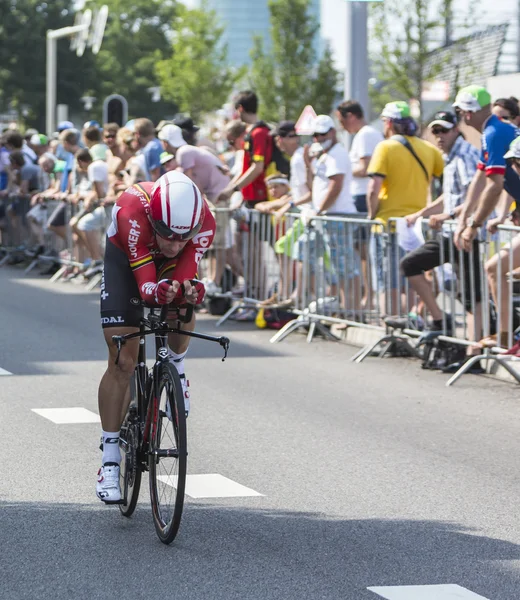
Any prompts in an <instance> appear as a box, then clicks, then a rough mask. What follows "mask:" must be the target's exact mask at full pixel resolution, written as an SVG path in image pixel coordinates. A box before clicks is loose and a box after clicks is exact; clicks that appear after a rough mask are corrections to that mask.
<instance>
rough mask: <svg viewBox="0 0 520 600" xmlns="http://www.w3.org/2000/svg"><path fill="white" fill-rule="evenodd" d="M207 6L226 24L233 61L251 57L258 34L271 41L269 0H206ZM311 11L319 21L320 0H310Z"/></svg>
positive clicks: (195, 2) (192, 2) (193, 1)
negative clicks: (254, 39)
mask: <svg viewBox="0 0 520 600" xmlns="http://www.w3.org/2000/svg"><path fill="white" fill-rule="evenodd" d="M184 4H186V6H188V8H198V7H200V6H201V4H202V0H184ZM206 6H207V7H208V8H210V9H211V10H214V11H215V12H216V13H217V17H218V19H219V21H220V23H222V24H223V25H225V27H226V29H225V32H224V41H225V42H226V43H227V46H228V58H229V62H230V64H232V65H235V66H240V65H244V64H248V63H249V62H250V61H251V59H250V56H249V53H250V51H251V48H252V47H253V37H254V36H255V35H261V36H262V37H263V38H264V39H265V41H266V44H268V43H269V29H270V23H269V8H268V0H206ZM311 12H312V14H313V15H314V17H315V18H316V20H317V21H318V23H319V22H320V0H311ZM317 43H319V41H317Z"/></svg>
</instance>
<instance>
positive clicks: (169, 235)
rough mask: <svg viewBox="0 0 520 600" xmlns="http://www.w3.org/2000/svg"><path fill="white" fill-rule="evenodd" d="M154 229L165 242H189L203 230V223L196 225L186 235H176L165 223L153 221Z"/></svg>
mask: <svg viewBox="0 0 520 600" xmlns="http://www.w3.org/2000/svg"><path fill="white" fill-rule="evenodd" d="M152 227H153V228H154V231H155V233H156V234H157V235H158V236H159V237H162V238H164V239H165V240H170V241H172V242H173V241H175V242H187V241H188V240H191V239H193V238H194V237H195V236H196V235H197V233H199V231H200V230H201V228H202V223H199V224H198V225H196V226H195V227H194V228H193V229H190V230H189V231H187V232H186V233H175V232H174V231H172V230H171V229H170V228H169V227H168V225H166V223H165V222H164V221H152Z"/></svg>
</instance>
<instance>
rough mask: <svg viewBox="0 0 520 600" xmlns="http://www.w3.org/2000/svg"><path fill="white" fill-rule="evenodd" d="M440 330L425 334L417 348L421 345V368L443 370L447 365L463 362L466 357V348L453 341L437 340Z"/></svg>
mask: <svg viewBox="0 0 520 600" xmlns="http://www.w3.org/2000/svg"><path fill="white" fill-rule="evenodd" d="M439 335H441V332H432V333H429V334H427V335H425V336H424V337H423V339H422V341H421V342H419V344H418V346H417V348H419V347H422V348H423V351H422V363H421V367H422V368H423V369H432V370H443V369H445V368H446V367H448V366H449V365H452V364H453V363H457V362H463V361H464V360H465V358H466V348H465V347H464V346H462V345H460V344H454V343H453V342H445V341H442V340H439Z"/></svg>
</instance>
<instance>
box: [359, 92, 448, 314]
mask: <svg viewBox="0 0 520 600" xmlns="http://www.w3.org/2000/svg"><path fill="white" fill-rule="evenodd" d="M381 119H382V121H383V135H384V136H385V138H386V139H385V140H384V141H382V142H380V143H379V144H378V145H377V146H376V148H375V150H374V154H373V155H372V158H371V159H370V163H369V165H368V169H367V174H368V176H369V177H370V182H369V185H368V192H367V208H368V216H369V218H371V219H377V220H378V221H380V222H381V223H383V224H385V225H386V224H387V223H388V220H389V219H390V218H398V217H405V216H406V215H409V214H411V213H415V212H417V211H419V210H421V209H422V208H424V207H425V206H426V203H427V201H428V194H429V190H430V184H431V181H432V179H433V177H440V176H441V175H442V172H443V169H444V160H443V158H442V154H441V152H440V151H439V150H438V149H437V148H436V147H435V146H434V145H433V144H430V143H429V142H427V141H425V140H422V139H420V138H419V137H417V131H418V130H417V125H416V123H415V121H414V120H413V119H412V117H411V114H410V107H409V106H408V103H406V102H402V101H397V102H389V103H388V104H387V105H386V106H385V107H384V109H383V112H382V114H381ZM383 237H384V234H382V233H379V234H377V235H374V236H372V239H371V250H370V251H371V254H372V260H373V265H374V267H375V272H376V283H377V291H378V292H380V293H383V296H382V297H381V303H382V305H383V306H385V304H384V300H385V297H384V292H383V291H384V290H385V283H386V281H389V284H390V289H391V290H392V294H391V302H390V303H389V307H390V311H391V314H396V313H397V312H398V300H399V299H398V297H397V288H398V283H399V277H400V274H399V272H398V269H397V268H396V265H395V261H393V260H392V261H391V265H390V269H389V272H390V277H389V278H388V279H387V278H386V271H385V260H384V246H383ZM399 252H400V256H401V257H402V255H403V254H404V251H402V250H401V249H399Z"/></svg>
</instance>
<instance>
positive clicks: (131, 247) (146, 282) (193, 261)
mask: <svg viewBox="0 0 520 600" xmlns="http://www.w3.org/2000/svg"><path fill="white" fill-rule="evenodd" d="M153 185H154V184H153V183H152V182H143V183H138V184H135V185H133V186H131V187H129V188H128V189H127V190H125V191H124V192H123V193H122V194H121V196H119V198H118V200H117V202H116V204H115V206H114V209H113V211H112V223H111V224H110V227H109V228H108V232H107V235H108V239H109V240H110V242H112V243H113V244H114V245H115V246H117V247H118V248H120V249H121V250H123V252H125V254H126V255H127V256H128V262H129V263H130V267H131V269H132V271H133V273H134V276H135V279H136V281H137V286H138V288H139V293H140V294H141V298H142V299H143V300H144V301H145V302H148V303H152V304H154V303H156V298H155V294H156V290H157V281H158V276H157V269H156V266H155V262H154V259H155V258H166V257H164V255H163V254H161V252H160V251H159V247H158V245H157V242H156V239H155V232H154V230H153V228H152V224H151V223H150V220H149V218H148V215H149V213H150V195H151V192H152V187H153ZM214 235H215V219H214V218H213V215H212V214H211V212H210V210H209V207H208V205H207V204H206V214H205V217H204V223H203V225H202V229H201V230H200V232H199V233H198V234H197V235H196V236H195V237H194V238H193V239H191V240H189V241H188V243H187V244H186V246H184V248H183V250H182V252H181V253H180V254H179V255H178V256H177V257H175V259H170V260H171V261H174V262H175V271H174V272H175V279H176V280H177V281H180V282H183V281H185V280H186V279H193V278H194V277H195V276H196V274H197V268H198V264H199V262H200V260H201V259H202V257H203V256H204V253H205V252H206V250H207V249H208V248H209V247H210V245H211V242H212V241H213V237H214Z"/></svg>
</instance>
